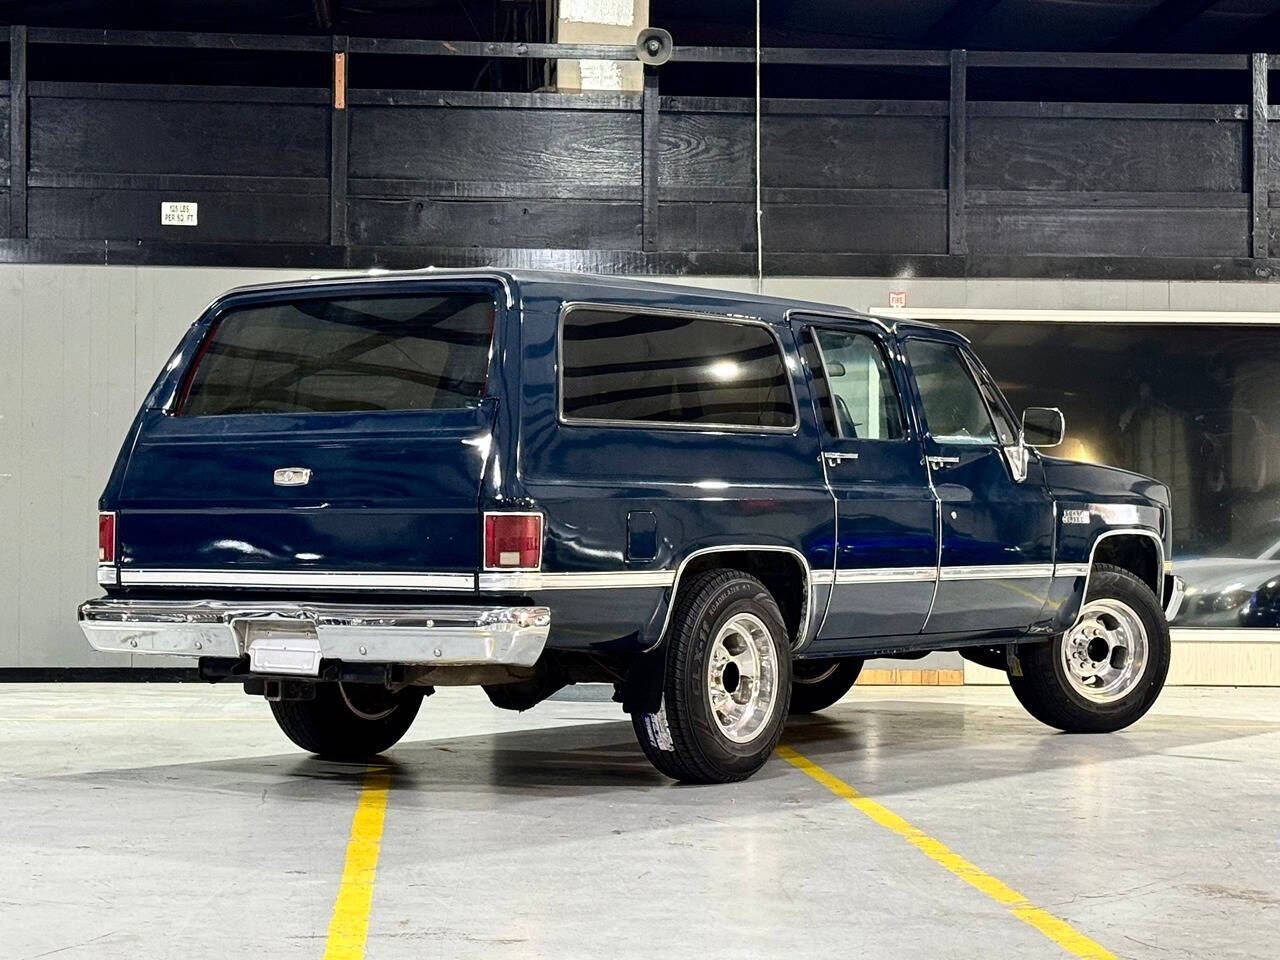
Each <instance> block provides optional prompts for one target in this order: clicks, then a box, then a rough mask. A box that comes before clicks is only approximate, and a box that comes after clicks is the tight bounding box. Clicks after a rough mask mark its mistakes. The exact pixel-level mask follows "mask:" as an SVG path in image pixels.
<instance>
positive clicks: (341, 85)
mask: <svg viewBox="0 0 1280 960" xmlns="http://www.w3.org/2000/svg"><path fill="white" fill-rule="evenodd" d="M348 46H349V41H348V39H347V38H346V37H334V38H333V101H332V108H331V109H330V111H329V243H330V244H332V245H333V246H335V247H344V246H346V244H347V165H348V160H349V149H348V148H349V144H350V139H351V119H350V111H348V110H347V57H348V51H347V48H348Z"/></svg>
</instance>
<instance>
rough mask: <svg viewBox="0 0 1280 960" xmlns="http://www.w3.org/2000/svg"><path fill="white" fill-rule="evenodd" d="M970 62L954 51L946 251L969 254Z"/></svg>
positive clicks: (948, 121)
mask: <svg viewBox="0 0 1280 960" xmlns="http://www.w3.org/2000/svg"><path fill="white" fill-rule="evenodd" d="M967 80H968V62H967V58H966V54H965V51H963V50H952V51H951V109H950V113H949V116H948V119H947V252H948V253H967V252H968V249H969V246H968V238H967V237H966V236H965V160H966V149H965V132H966V130H967V128H968V116H967V113H968V102H969V98H968V91H967Z"/></svg>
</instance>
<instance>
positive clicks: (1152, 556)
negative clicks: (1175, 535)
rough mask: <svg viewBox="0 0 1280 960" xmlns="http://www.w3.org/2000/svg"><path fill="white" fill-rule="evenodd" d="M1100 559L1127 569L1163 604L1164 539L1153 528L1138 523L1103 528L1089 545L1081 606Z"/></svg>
mask: <svg viewBox="0 0 1280 960" xmlns="http://www.w3.org/2000/svg"><path fill="white" fill-rule="evenodd" d="M1100 563H1106V564H1110V565H1111V566H1115V567H1120V568H1121V569H1123V570H1128V571H1129V572H1130V573H1132V574H1133V575H1134V576H1135V577H1137V578H1138V579H1139V580H1141V581H1142V582H1143V583H1145V584H1146V585H1147V586H1148V587H1150V588H1151V592H1152V593H1154V594H1155V596H1156V601H1157V602H1158V603H1159V604H1160V605H1161V606H1162V607H1163V605H1164V597H1163V596H1162V594H1163V592H1164V543H1163V541H1162V540H1161V539H1160V535H1159V534H1158V533H1156V532H1155V531H1154V530H1146V529H1143V528H1140V527H1132V528H1124V529H1120V530H1103V531H1102V532H1101V533H1100V534H1098V536H1097V537H1096V538H1094V541H1093V546H1092V547H1091V548H1090V549H1089V573H1088V574H1087V575H1086V578H1085V584H1084V593H1082V594H1081V595H1080V605H1081V606H1082V607H1083V606H1084V602H1085V599H1086V598H1087V597H1088V596H1089V583H1090V580H1091V579H1092V577H1093V571H1094V570H1095V569H1096V567H1097V565H1098V564H1100Z"/></svg>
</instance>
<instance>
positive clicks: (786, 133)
mask: <svg viewBox="0 0 1280 960" xmlns="http://www.w3.org/2000/svg"><path fill="white" fill-rule="evenodd" d="M763 136H764V164H763V167H764V182H765V185H766V186H770V187H784V186H786V187H818V186H824V187H916V188H931V189H939V188H943V187H945V186H946V185H947V121H946V119H945V118H944V117H936V118H935V117H857V116H854V117H850V116H786V115H781V116H769V117H768V118H767V121H766V122H765V124H764V129H763Z"/></svg>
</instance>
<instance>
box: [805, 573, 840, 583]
mask: <svg viewBox="0 0 1280 960" xmlns="http://www.w3.org/2000/svg"><path fill="white" fill-rule="evenodd" d="M835 578H836V572H835V571H834V570H814V571H812V572H811V573H810V574H809V582H810V583H811V584H812V585H813V586H815V587H816V586H819V585H823V586H825V585H826V584H828V583H834V582H835Z"/></svg>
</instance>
